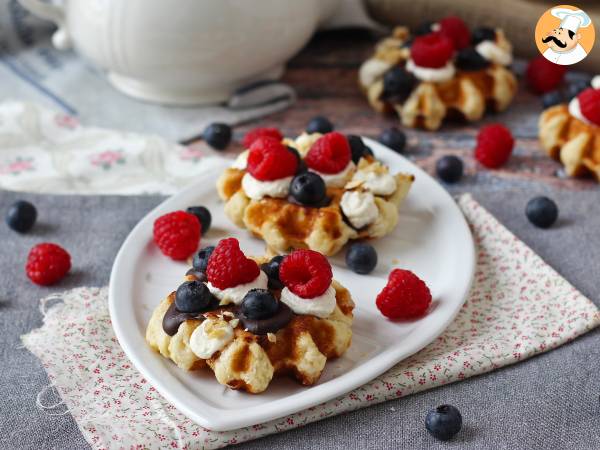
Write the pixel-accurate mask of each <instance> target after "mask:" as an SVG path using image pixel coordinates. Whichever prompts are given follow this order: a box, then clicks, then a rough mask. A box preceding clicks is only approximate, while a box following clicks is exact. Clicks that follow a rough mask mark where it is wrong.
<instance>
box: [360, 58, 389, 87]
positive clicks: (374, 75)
mask: <svg viewBox="0 0 600 450" xmlns="http://www.w3.org/2000/svg"><path fill="white" fill-rule="evenodd" d="M391 67H392V64H390V63H389V62H387V61H383V60H382V59H376V58H371V59H367V60H366V61H365V62H364V63H363V64H362V66H360V69H359V71H358V80H359V81H360V84H361V85H363V86H365V87H369V86H371V85H372V84H373V83H374V82H375V81H376V80H377V79H378V78H380V77H381V76H382V75H383V74H384V73H385V72H387V71H388V70H389V69H390V68H391Z"/></svg>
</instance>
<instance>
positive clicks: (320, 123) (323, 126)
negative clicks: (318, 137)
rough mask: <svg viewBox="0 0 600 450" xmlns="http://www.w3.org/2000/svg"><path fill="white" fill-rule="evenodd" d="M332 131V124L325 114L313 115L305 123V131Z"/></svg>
mask: <svg viewBox="0 0 600 450" xmlns="http://www.w3.org/2000/svg"><path fill="white" fill-rule="evenodd" d="M332 131H333V124H332V123H331V122H330V121H329V119H328V118H327V117H325V116H315V117H313V118H312V119H310V121H309V122H308V125H306V132H307V133H322V134H325V133H330V132H332Z"/></svg>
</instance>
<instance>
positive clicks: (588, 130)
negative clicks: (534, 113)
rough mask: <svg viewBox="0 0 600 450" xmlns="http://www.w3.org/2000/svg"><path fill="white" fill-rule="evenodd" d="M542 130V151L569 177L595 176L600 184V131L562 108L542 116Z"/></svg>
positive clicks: (562, 105) (553, 108) (549, 109)
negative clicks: (562, 167) (561, 167)
mask: <svg viewBox="0 0 600 450" xmlns="http://www.w3.org/2000/svg"><path fill="white" fill-rule="evenodd" d="M539 130H540V131H539V136H540V143H541V144H542V147H543V148H544V150H546V152H547V153H548V155H549V156H550V157H552V158H554V159H555V160H557V161H560V162H561V163H562V164H563V165H564V166H565V172H566V173H567V174H568V175H569V176H573V177H578V176H586V175H590V174H591V175H593V176H594V177H595V178H596V180H597V181H600V127H597V126H595V125H589V124H587V123H585V122H582V121H581V120H579V119H578V118H576V117H574V116H572V115H571V114H569V108H568V106H567V105H566V104H561V105H556V106H552V107H550V108H548V109H547V110H545V111H544V112H543V113H542V115H541V116H540V121H539Z"/></svg>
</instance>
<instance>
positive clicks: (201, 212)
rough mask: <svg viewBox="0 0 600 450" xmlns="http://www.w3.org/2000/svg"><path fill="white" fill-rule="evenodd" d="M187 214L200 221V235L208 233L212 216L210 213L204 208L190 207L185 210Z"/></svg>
mask: <svg viewBox="0 0 600 450" xmlns="http://www.w3.org/2000/svg"><path fill="white" fill-rule="evenodd" d="M187 212H189V213H190V214H193V215H195V216H196V217H197V218H198V220H199V221H200V225H201V226H202V235H203V236H204V234H205V233H206V232H207V231H208V229H209V228H210V224H211V222H212V216H211V215H210V211H209V210H208V208H206V207H205V206H190V207H189V208H188V209H187Z"/></svg>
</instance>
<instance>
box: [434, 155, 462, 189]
mask: <svg viewBox="0 0 600 450" xmlns="http://www.w3.org/2000/svg"><path fill="white" fill-rule="evenodd" d="M435 172H436V173H437V176H438V177H439V178H440V179H441V180H442V181H445V182H446V183H456V182H457V181H458V180H460V179H461V178H462V175H463V162H462V159H460V158H459V157H458V156H454V155H446V156H442V157H441V158H440V159H438V160H437V162H436V163H435Z"/></svg>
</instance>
